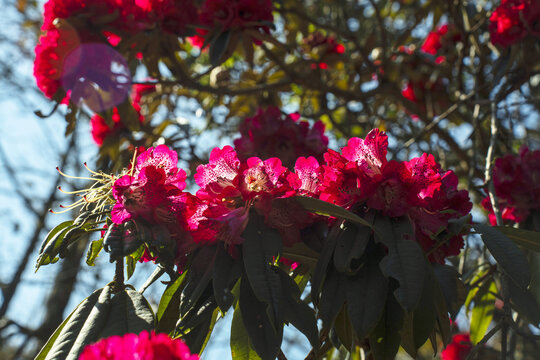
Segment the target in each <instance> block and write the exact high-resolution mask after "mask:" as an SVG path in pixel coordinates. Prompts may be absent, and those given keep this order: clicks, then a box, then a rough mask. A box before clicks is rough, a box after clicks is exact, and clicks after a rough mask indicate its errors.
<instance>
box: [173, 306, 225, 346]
mask: <svg viewBox="0 0 540 360" xmlns="http://www.w3.org/2000/svg"><path fill="white" fill-rule="evenodd" d="M217 315H218V310H217V304H216V300H215V299H214V298H213V297H212V296H202V297H201V298H200V299H199V301H198V302H197V304H196V305H195V306H194V307H193V308H191V310H189V312H188V313H187V314H186V315H185V316H184V317H183V318H182V319H181V320H180V321H179V322H178V324H177V326H176V329H175V334H177V335H179V336H181V337H182V339H184V341H185V342H186V344H187V345H188V346H189V348H190V350H191V351H192V352H193V353H200V352H201V351H202V350H203V349H204V347H205V346H206V343H207V342H208V339H209V338H210V335H211V332H212V330H213V328H214V324H215V321H216V319H217Z"/></svg>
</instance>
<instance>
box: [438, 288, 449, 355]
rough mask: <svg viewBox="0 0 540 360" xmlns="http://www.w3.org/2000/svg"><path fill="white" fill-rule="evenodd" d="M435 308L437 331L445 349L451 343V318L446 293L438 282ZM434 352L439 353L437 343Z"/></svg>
mask: <svg viewBox="0 0 540 360" xmlns="http://www.w3.org/2000/svg"><path fill="white" fill-rule="evenodd" d="M434 287H435V307H436V309H437V324H436V326H437V331H438V332H439V335H440V336H441V339H442V341H443V347H446V345H448V344H449V342H450V337H451V335H452V334H451V332H450V331H451V330H450V318H449V317H448V308H447V305H446V304H447V302H446V300H445V298H444V293H443V291H442V290H441V288H440V284H439V283H438V282H437V283H436V284H435V285H434ZM434 351H435V352H437V349H436V342H435V346H434Z"/></svg>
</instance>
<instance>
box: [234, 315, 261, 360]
mask: <svg viewBox="0 0 540 360" xmlns="http://www.w3.org/2000/svg"><path fill="white" fill-rule="evenodd" d="M231 355H232V359H233V360H260V357H259V355H257V352H256V351H255V349H253V345H252V344H251V341H250V340H249V335H248V333H247V331H246V328H245V327H244V320H243V319H242V311H240V306H239V305H238V304H237V305H236V308H235V309H234V314H233V319H232V324H231Z"/></svg>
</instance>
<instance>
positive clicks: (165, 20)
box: [34, 0, 197, 99]
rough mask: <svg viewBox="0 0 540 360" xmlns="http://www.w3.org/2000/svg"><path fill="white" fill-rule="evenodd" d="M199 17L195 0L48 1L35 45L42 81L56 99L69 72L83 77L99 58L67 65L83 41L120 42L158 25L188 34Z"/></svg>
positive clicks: (37, 70) (42, 86) (37, 74)
mask: <svg viewBox="0 0 540 360" xmlns="http://www.w3.org/2000/svg"><path fill="white" fill-rule="evenodd" d="M196 18H197V10H196V8H195V6H194V5H193V2H192V0H181V1H178V0H137V1H128V0H92V1H88V0H67V1H63V0H62V1H60V0H49V1H47V2H46V3H45V10H44V23H43V26H42V28H41V29H42V30H43V31H44V34H43V35H42V36H41V38H40V40H39V44H38V45H37V47H36V50H35V52H36V60H35V63H34V76H35V78H36V82H37V85H38V87H39V89H40V90H42V91H43V93H44V94H45V96H47V97H48V98H51V99H52V98H53V97H54V95H55V94H56V93H57V91H58V90H59V89H61V88H62V85H65V84H63V83H62V81H61V79H62V77H65V76H66V72H68V71H71V72H73V75H74V76H75V78H77V79H79V78H81V77H85V75H84V74H82V73H81V72H82V71H84V70H83V69H82V68H83V67H85V66H86V67H92V66H95V64H94V62H95V60H94V61H89V60H86V61H85V66H82V67H77V66H73V65H74V64H71V66H69V67H68V66H65V61H66V58H67V56H69V55H70V54H71V53H73V52H74V50H76V49H78V48H79V47H80V46H81V45H85V44H92V43H100V44H106V42H107V41H108V42H109V44H110V45H112V46H117V45H118V43H119V42H120V41H121V40H122V37H123V36H131V35H134V34H137V33H139V32H141V31H145V30H151V29H153V28H155V27H156V26H157V27H159V28H162V29H163V30H165V31H166V32H170V33H173V34H176V35H183V34H184V33H185V30H186V27H187V26H188V25H189V24H192V23H193V21H196V20H195V19H196ZM84 56H87V54H85V55H84ZM84 56H83V57H84ZM89 64H90V65H91V66H89ZM109 67H110V66H109ZM71 85H72V84H71ZM69 90H71V88H69V87H68V88H65V89H64V92H68V91H69Z"/></svg>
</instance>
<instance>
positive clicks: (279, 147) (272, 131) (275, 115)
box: [234, 107, 328, 169]
mask: <svg viewBox="0 0 540 360" xmlns="http://www.w3.org/2000/svg"><path fill="white" fill-rule="evenodd" d="M295 115H297V114H290V115H283V114H281V112H280V110H279V108H277V107H269V108H267V109H266V110H264V109H259V110H258V111H257V114H256V115H255V116H253V117H250V118H246V119H244V121H243V122H242V123H241V124H240V129H239V130H240V135H241V137H240V138H239V139H236V140H235V141H234V146H235V148H236V151H237V153H238V157H239V158H240V159H241V160H246V159H247V158H249V157H252V156H257V157H259V158H261V159H267V158H270V157H277V158H279V159H281V161H282V162H283V164H284V165H285V166H287V167H288V168H289V169H292V168H293V167H294V163H295V161H296V159H297V158H298V157H300V156H313V157H315V158H317V159H318V160H319V161H321V160H322V156H323V154H324V152H325V151H326V149H327V147H328V138H327V137H326V136H325V135H324V124H323V123H322V122H321V121H317V122H316V123H315V124H314V125H313V126H312V127H311V128H310V126H309V123H308V122H307V121H299V116H295Z"/></svg>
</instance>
